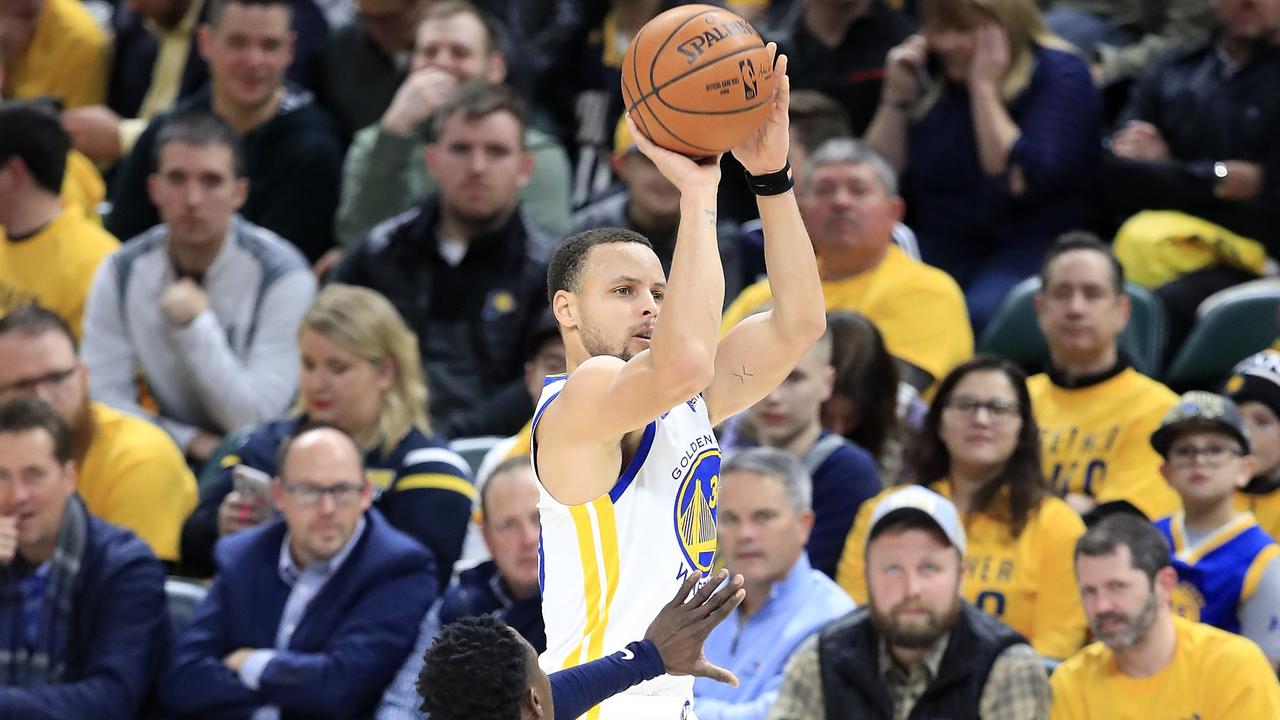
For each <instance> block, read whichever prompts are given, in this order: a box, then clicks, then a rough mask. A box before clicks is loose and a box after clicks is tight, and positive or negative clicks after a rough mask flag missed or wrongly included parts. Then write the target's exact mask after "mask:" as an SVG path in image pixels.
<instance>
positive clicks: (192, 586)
mask: <svg viewBox="0 0 1280 720" xmlns="http://www.w3.org/2000/svg"><path fill="white" fill-rule="evenodd" d="M208 592H209V590H208V588H206V587H205V586H204V585H202V584H200V583H198V582H196V581H195V580H188V579H186V578H180V577H172V576H171V577H167V578H165V581H164V594H165V596H166V597H168V599H169V625H170V627H171V628H172V629H173V637H175V638H176V637H178V635H180V634H181V633H182V631H183V630H185V629H186V627H187V623H189V622H191V615H192V613H194V612H195V610H196V606H197V605H199V604H200V601H201V600H204V596H205V595H206V594H208Z"/></svg>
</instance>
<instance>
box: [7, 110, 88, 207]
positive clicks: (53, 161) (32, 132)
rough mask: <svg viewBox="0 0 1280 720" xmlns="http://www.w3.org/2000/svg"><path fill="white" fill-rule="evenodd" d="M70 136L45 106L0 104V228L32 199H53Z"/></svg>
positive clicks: (58, 183) (57, 188) (60, 180)
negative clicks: (36, 197) (38, 197)
mask: <svg viewBox="0 0 1280 720" xmlns="http://www.w3.org/2000/svg"><path fill="white" fill-rule="evenodd" d="M70 149H71V136H70V135H67V131H66V130H64V129H63V128H62V123H61V122H59V120H58V114H57V113H56V112H55V111H54V110H53V109H52V108H51V107H46V105H45V104H44V103H40V102H31V101H22V100H7V101H4V102H0V225H3V224H5V219H6V217H8V216H9V215H11V214H15V213H16V211H17V210H18V209H19V208H21V207H24V206H26V204H28V203H30V202H31V198H32V197H33V196H41V197H45V198H53V197H56V196H57V195H58V193H59V191H61V189H62V178H63V176H64V175H65V174H66V167H67V152H68V151H69V150H70Z"/></svg>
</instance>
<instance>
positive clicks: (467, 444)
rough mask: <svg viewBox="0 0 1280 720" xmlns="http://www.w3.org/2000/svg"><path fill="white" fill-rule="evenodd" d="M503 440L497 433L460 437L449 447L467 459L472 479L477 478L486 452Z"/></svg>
mask: <svg viewBox="0 0 1280 720" xmlns="http://www.w3.org/2000/svg"><path fill="white" fill-rule="evenodd" d="M502 440H503V438H501V437H499V436H497V435H489V436H485V437H468V438H458V439H457V440H454V441H453V442H451V443H449V447H451V448H453V451H454V452H456V453H458V454H459V455H461V456H462V459H463V460H466V461H467V464H468V465H470V466H471V479H472V480H475V477H476V473H477V472H479V470H480V463H482V462H484V456H485V454H486V453H488V452H489V449H490V448H492V447H493V446H494V445H497V444H498V443H500V442H502Z"/></svg>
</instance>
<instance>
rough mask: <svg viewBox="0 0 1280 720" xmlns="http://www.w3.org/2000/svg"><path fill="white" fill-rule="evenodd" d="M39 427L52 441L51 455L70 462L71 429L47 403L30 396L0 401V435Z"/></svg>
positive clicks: (65, 462) (63, 461)
mask: <svg viewBox="0 0 1280 720" xmlns="http://www.w3.org/2000/svg"><path fill="white" fill-rule="evenodd" d="M31 430H43V431H44V432H46V433H48V435H49V438H50V439H52V440H53V456H54V457H55V458H57V460H58V462H59V463H60V464H62V465H66V464H67V463H68V462H70V461H71V457H72V448H71V428H70V427H68V426H67V423H66V421H65V420H63V419H62V416H61V415H59V414H58V411H57V410H55V409H54V408H53V406H52V405H50V404H49V403H47V402H45V401H43V400H41V399H39V398H34V397H15V398H10V399H8V400H4V401H0V435H12V434H16V433H24V432H29V431H31Z"/></svg>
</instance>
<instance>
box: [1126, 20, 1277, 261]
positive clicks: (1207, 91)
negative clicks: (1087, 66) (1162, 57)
mask: <svg viewBox="0 0 1280 720" xmlns="http://www.w3.org/2000/svg"><path fill="white" fill-rule="evenodd" d="M1129 120H1143V121H1146V122H1149V123H1151V124H1152V125H1155V126H1156V128H1157V129H1159V131H1160V134H1161V135H1162V136H1163V137H1164V139H1165V142H1166V143H1167V144H1168V145H1169V154H1170V158H1169V159H1168V160H1164V161H1155V162H1152V161H1145V160H1129V159H1125V158H1118V157H1116V156H1114V155H1108V156H1107V158H1106V161H1105V162H1104V165H1103V187H1104V190H1105V193H1104V196H1105V197H1106V198H1107V200H1108V202H1109V203H1110V204H1111V208H1112V211H1113V213H1114V214H1115V216H1116V219H1117V220H1123V219H1124V218H1127V217H1128V216H1130V215H1132V214H1134V213H1136V212H1138V211H1141V210H1181V211H1183V212H1186V213H1189V214H1192V215H1196V216H1198V217H1202V218H1205V219H1206V220H1210V221H1212V222H1215V223H1218V224H1219V225H1222V226H1224V227H1226V228H1227V229H1229V230H1232V231H1234V232H1236V233H1239V234H1241V235H1244V236H1246V237H1251V238H1254V239H1256V240H1258V241H1260V242H1262V243H1263V244H1265V245H1266V246H1267V250H1268V251H1269V252H1270V253H1271V254H1273V255H1274V254H1276V253H1277V252H1280V48H1278V47H1276V46H1273V45H1267V44H1259V45H1257V46H1256V47H1255V48H1254V55H1253V57H1252V59H1251V60H1250V61H1249V62H1248V63H1247V64H1245V65H1244V66H1243V67H1241V68H1239V69H1238V70H1236V71H1235V72H1231V70H1230V68H1229V67H1228V65H1227V63H1226V62H1225V61H1224V58H1223V56H1222V55H1221V53H1220V51H1219V49H1218V46H1217V44H1216V41H1215V43H1214V44H1211V45H1207V46H1205V47H1202V48H1200V49H1198V50H1193V51H1189V52H1184V53H1180V54H1175V55H1173V56H1172V57H1170V58H1169V59H1167V60H1166V61H1164V62H1162V63H1160V64H1158V65H1157V66H1156V67H1155V68H1153V69H1152V71H1151V72H1150V73H1149V74H1148V75H1147V76H1146V77H1144V78H1143V79H1141V80H1140V81H1138V83H1137V84H1136V85H1135V86H1134V89H1133V92H1132V94H1131V95H1130V100H1129V105H1128V107H1126V108H1125V110H1124V112H1123V113H1122V114H1121V117H1120V122H1121V124H1122V125H1123V123H1125V122H1127V121H1129ZM1224 160H1245V161H1248V162H1252V163H1258V164H1260V165H1261V166H1262V168H1263V178H1264V179H1263V187H1262V193H1261V195H1259V196H1258V197H1257V198H1255V199H1253V200H1220V199H1218V198H1217V197H1215V196H1214V186H1215V177H1214V174H1213V164H1214V163H1215V162H1217V161H1224Z"/></svg>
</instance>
